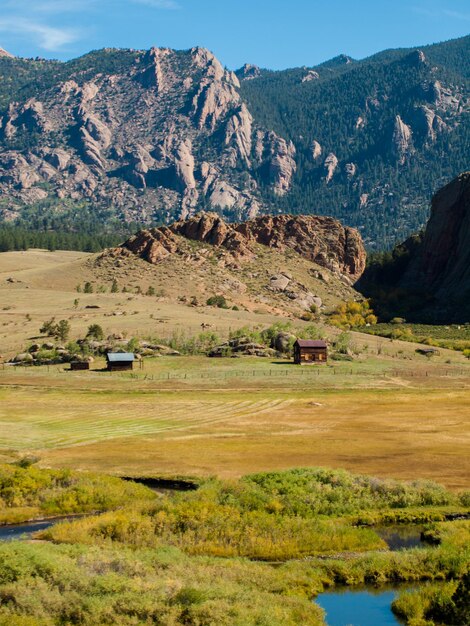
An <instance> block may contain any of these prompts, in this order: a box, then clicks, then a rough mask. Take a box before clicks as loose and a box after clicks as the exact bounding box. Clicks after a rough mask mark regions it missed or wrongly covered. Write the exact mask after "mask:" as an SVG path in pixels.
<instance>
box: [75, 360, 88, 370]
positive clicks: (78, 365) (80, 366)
mask: <svg viewBox="0 0 470 626" xmlns="http://www.w3.org/2000/svg"><path fill="white" fill-rule="evenodd" d="M89 369H90V363H89V362H88V361H71V362H70V370H71V371H72V372H79V371H83V370H89Z"/></svg>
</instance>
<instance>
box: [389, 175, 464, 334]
mask: <svg viewBox="0 0 470 626" xmlns="http://www.w3.org/2000/svg"><path fill="white" fill-rule="evenodd" d="M405 245H406V244H405ZM400 286H401V287H403V288H405V289H408V290H410V291H418V292H426V293H427V295H429V296H432V298H433V302H432V303H431V304H429V307H430V308H431V309H432V310H434V311H435V312H436V314H437V315H438V317H439V318H440V319H444V320H445V319H447V320H448V321H452V320H458V321H461V322H468V321H470V172H465V173H463V174H461V175H460V176H458V177H457V178H455V179H454V180H453V181H452V182H451V183H449V184H448V185H446V186H445V187H443V188H442V189H440V190H439V191H438V192H437V193H436V195H435V196H434V198H433V200H432V205H431V216H430V218H429V221H428V223H427V226H426V230H425V232H424V236H423V238H422V241H421V243H420V244H419V245H418V246H417V247H415V249H414V252H413V253H412V256H411V259H410V262H409V264H408V267H407V269H406V271H405V274H404V276H403V278H402V279H401V281H400Z"/></svg>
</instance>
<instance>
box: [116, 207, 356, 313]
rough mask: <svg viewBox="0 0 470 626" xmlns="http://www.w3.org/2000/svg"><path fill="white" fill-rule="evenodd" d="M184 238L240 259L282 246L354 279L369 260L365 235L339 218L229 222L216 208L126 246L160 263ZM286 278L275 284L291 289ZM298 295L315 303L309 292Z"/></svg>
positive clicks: (282, 217) (153, 231)
mask: <svg viewBox="0 0 470 626" xmlns="http://www.w3.org/2000/svg"><path fill="white" fill-rule="evenodd" d="M178 237H183V238H185V239H190V240H193V241H200V242H202V243H206V244H210V245H212V246H215V247H217V248H224V249H225V250H227V251H228V252H229V253H230V254H231V255H232V256H233V257H234V258H235V259H237V260H238V261H243V259H248V258H249V259H251V258H253V256H254V255H255V254H256V245H262V246H267V247H269V248H274V249H277V250H279V251H285V250H287V249H291V250H294V251H295V252H297V253H298V254H300V255H301V256H302V257H303V258H305V259H307V260H308V261H311V262H313V263H316V264H317V265H320V266H322V267H325V268H327V269H329V270H331V271H332V272H334V273H336V274H338V275H340V276H343V277H344V278H346V279H347V280H348V281H349V282H351V283H352V282H354V281H356V280H357V279H358V278H359V277H360V276H361V274H362V272H363V271H364V267H365V260H366V253H365V250H364V246H363V244H362V239H361V236H360V235H359V233H358V232H357V231H356V230H355V229H353V228H347V227H343V226H342V225H341V224H340V222H338V221H337V220H335V219H333V218H329V217H318V216H306V215H299V216H291V215H278V216H263V217H257V218H255V219H253V220H249V221H247V222H243V223H240V224H227V223H226V222H225V221H224V220H223V219H222V218H221V217H220V216H219V215H217V214H215V213H199V214H197V215H195V216H194V217H191V218H189V219H188V220H184V221H183V220H182V221H178V222H175V223H174V224H171V225H170V226H169V227H160V228H154V229H151V230H146V231H141V232H139V233H137V235H135V236H134V237H131V238H130V239H129V240H128V241H127V242H126V243H125V244H123V246H124V248H125V249H127V250H130V251H131V252H133V253H134V254H136V255H137V256H139V257H141V258H143V259H145V260H146V261H149V262H150V263H158V262H159V261H160V260H161V259H163V258H165V257H166V256H168V255H169V254H172V253H176V252H178V250H179V246H178ZM278 278H279V277H277V278H276V280H277V279H278ZM281 282H282V280H281ZM284 283H285V284H284ZM284 283H283V284H282V285H281V283H280V282H275V281H274V282H273V283H272V285H271V286H272V288H273V289H277V288H279V287H281V286H282V288H283V289H284V288H286V287H287V285H288V284H289V278H288V277H284ZM294 297H295V298H298V299H302V298H303V300H305V301H307V300H308V299H309V302H310V303H311V304H312V303H315V301H314V300H313V299H312V298H314V296H313V295H312V294H309V293H308V292H305V293H304V294H302V293H300V294H297V293H296V295H295V296H294Z"/></svg>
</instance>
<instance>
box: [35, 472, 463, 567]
mask: <svg viewBox="0 0 470 626" xmlns="http://www.w3.org/2000/svg"><path fill="white" fill-rule="evenodd" d="M449 504H453V505H455V506H462V502H461V500H460V499H459V497H458V496H455V495H453V494H451V493H450V492H448V491H446V490H445V489H444V488H442V487H439V486H437V485H435V484H433V483H427V482H426V483H410V484H408V483H401V482H396V481H383V480H378V479H373V478H368V477H364V476H355V475H352V474H349V473H347V472H341V471H332V470H322V469H318V470H291V471H287V472H271V473H263V474H255V475H251V476H247V477H245V478H244V479H242V480H241V481H232V482H230V481H218V480H209V481H207V482H206V483H204V484H203V485H202V486H201V487H200V488H199V490H198V491H197V492H192V493H185V494H177V495H175V496H173V497H172V498H165V499H162V500H160V501H158V502H157V503H155V504H151V505H148V506H147V505H146V506H143V507H141V508H140V509H136V508H135V507H134V508H133V509H123V510H121V511H119V512H115V513H109V514H106V515H104V516H101V517H100V518H91V519H84V520H80V521H77V522H74V523H73V524H66V525H64V524H62V525H59V526H56V527H54V528H51V529H49V530H47V531H45V534H44V536H45V537H46V538H49V539H52V540H54V541H59V542H66V543H67V542H71V543H87V544H94V543H98V544H103V543H106V542H108V541H110V540H111V541H116V542H119V543H122V544H126V545H134V546H139V547H144V546H145V547H153V548H156V547H161V546H163V545H172V546H176V547H178V548H180V549H183V550H184V551H185V552H187V553H188V554H192V555H201V554H204V555H210V556H224V557H234V556H245V557H250V558H256V559H262V560H285V559H292V558H299V557H302V556H306V555H312V554H331V553H337V552H344V551H364V550H371V549H378V548H385V547H386V546H385V543H384V542H383V541H382V540H381V539H380V537H379V536H378V535H377V534H376V533H375V532H373V530H372V529H370V528H367V527H364V526H358V525H356V524H355V523H353V519H354V520H355V519H356V518H357V516H358V514H359V513H360V512H361V511H363V510H367V511H376V512H380V514H383V513H384V512H385V511H387V510H390V509H392V510H393V509H406V508H407V507H418V508H419V507H430V506H434V507H440V506H445V505H449ZM354 515H355V516H356V517H354ZM467 537H468V529H467Z"/></svg>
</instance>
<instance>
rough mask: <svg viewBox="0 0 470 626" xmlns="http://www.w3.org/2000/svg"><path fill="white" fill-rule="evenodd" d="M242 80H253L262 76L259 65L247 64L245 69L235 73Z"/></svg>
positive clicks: (242, 68)
mask: <svg viewBox="0 0 470 626" xmlns="http://www.w3.org/2000/svg"><path fill="white" fill-rule="evenodd" d="M235 74H236V75H237V76H238V78H239V79H240V80H253V79H254V78H258V77H259V76H261V70H260V68H259V67H258V66H257V65H252V64H251V63H245V65H244V66H243V67H241V68H240V69H239V70H237V71H236V72H235Z"/></svg>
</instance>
